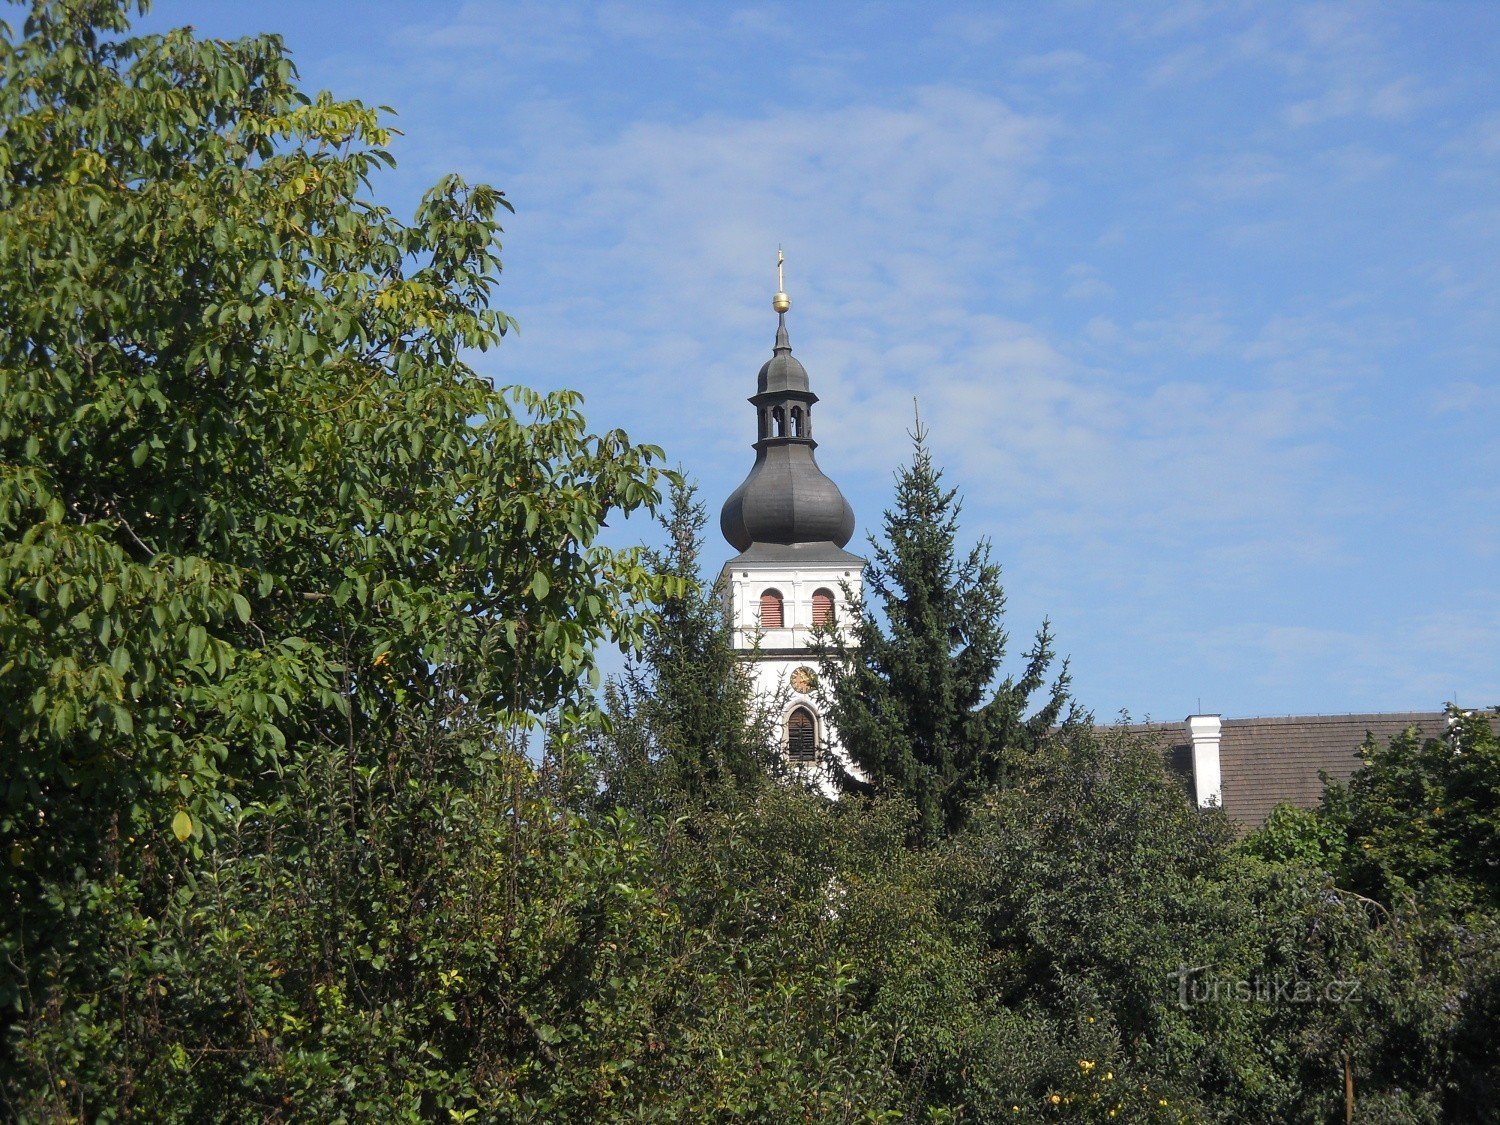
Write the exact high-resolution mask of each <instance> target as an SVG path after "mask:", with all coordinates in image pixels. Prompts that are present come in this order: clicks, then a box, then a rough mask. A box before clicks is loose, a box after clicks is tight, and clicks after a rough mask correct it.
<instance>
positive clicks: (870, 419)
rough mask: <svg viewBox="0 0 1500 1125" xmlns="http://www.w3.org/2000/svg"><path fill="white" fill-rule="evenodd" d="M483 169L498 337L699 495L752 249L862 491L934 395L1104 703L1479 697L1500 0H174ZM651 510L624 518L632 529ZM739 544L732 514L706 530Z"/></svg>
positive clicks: (994, 527) (1495, 448)
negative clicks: (506, 337) (512, 321)
mask: <svg viewBox="0 0 1500 1125" xmlns="http://www.w3.org/2000/svg"><path fill="white" fill-rule="evenodd" d="M180 23H192V24H194V25H196V26H197V27H198V28H199V29H200V31H202V32H204V33H207V34H214V35H239V34H245V33H249V32H254V31H262V30H274V31H278V32H280V33H282V34H283V35H284V36H285V38H286V40H287V42H288V44H289V46H290V48H291V50H292V52H293V54H294V57H295V58H296V60H297V62H298V64H299V67H300V69H301V72H302V75H303V78H304V81H305V82H306V84H307V85H309V86H314V87H321V88H328V89H331V90H332V91H333V92H334V93H336V94H338V95H341V96H348V97H359V98H362V99H364V100H366V101H369V102H372V103H375V104H384V105H390V106H393V107H395V108H396V109H397V110H398V113H399V116H398V117H397V118H396V122H395V123H396V124H397V126H398V127H399V128H401V129H402V130H404V133H405V135H404V136H403V137H401V138H399V139H398V141H397V143H396V145H395V146H394V151H395V153H396V155H397V158H398V160H399V161H400V167H399V169H398V170H397V171H396V172H394V173H392V174H390V175H389V176H387V177H385V178H384V179H383V180H381V181H379V182H378V184H377V191H378V193H379V195H380V196H381V198H382V200H383V201H384V202H387V203H389V204H391V205H392V206H394V207H396V208H397V209H398V211H407V212H409V210H410V208H411V207H412V206H414V204H415V201H416V198H417V197H418V195H419V193H420V192H421V190H422V189H423V188H424V187H425V186H427V185H428V184H430V183H431V182H432V181H434V180H436V179H437V178H438V177H439V176H441V175H443V174H444V173H447V172H450V171H455V172H458V173H459V174H461V175H463V176H465V177H467V178H470V179H473V180H483V181H487V182H489V183H492V184H495V185H496V186H498V187H500V188H502V189H504V190H505V191H506V192H507V193H508V195H509V197H510V198H511V199H512V200H513V201H514V203H515V205H516V208H517V212H518V213H517V214H516V215H515V216H514V217H513V218H512V219H511V220H510V221H509V222H508V224H507V230H508V237H507V239H506V246H505V250H506V254H505V258H506V263H507V268H506V275H505V282H504V284H503V285H502V287H501V298H500V302H499V303H500V305H501V307H503V308H504V309H505V310H506V311H507V312H509V313H511V314H512V315H514V316H515V317H516V318H517V319H518V320H519V321H520V323H521V333H520V335H519V336H518V337H516V338H514V339H513V340H511V341H508V342H507V344H506V346H504V347H503V348H501V349H500V350H499V351H498V352H493V353H490V355H488V356H484V357H476V363H477V366H479V368H480V369H481V370H482V371H484V372H485V373H486V374H489V375H492V376H493V377H494V378H495V379H497V380H499V381H503V382H525V383H529V384H531V385H534V386H539V387H562V386H567V387H576V388H579V389H581V390H582V391H584V392H585V394H586V396H587V404H588V415H589V419H590V422H591V423H592V424H593V426H594V427H596V428H609V427H613V426H617V425H618V426H624V427H626V428H627V429H628V430H629V431H630V432H631V434H632V435H633V436H634V437H636V438H638V439H640V440H648V441H653V442H656V443H658V444H661V445H662V446H664V447H665V448H666V449H667V451H668V453H669V456H670V457H671V459H672V460H673V461H674V462H681V463H682V464H684V465H685V466H687V467H688V469H689V470H690V471H691V472H692V473H693V474H694V475H695V476H696V478H697V479H698V481H699V483H700V485H701V488H702V494H703V496H704V497H705V498H706V499H707V500H708V501H709V502H710V504H711V505H712V509H713V512H714V514H715V515H717V510H718V505H719V504H720V503H721V502H722V500H723V498H724V497H725V496H727V495H728V494H729V492H730V491H731V490H732V489H733V488H734V487H735V486H736V485H737V484H738V483H739V481H740V480H741V479H742V478H743V476H744V474H745V472H746V470H747V469H748V468H749V465H750V463H751V459H752V454H751V451H750V449H749V443H750V442H751V441H752V440H753V417H752V413H751V409H750V407H749V406H748V405H746V403H745V401H744V400H745V397H746V396H747V395H749V394H750V393H752V392H753V390H754V377H755V372H756V370H757V369H758V368H759V366H760V364H761V363H762V362H763V360H764V359H765V358H766V357H767V356H768V355H769V351H770V346H771V342H772V336H773V334H774V329H775V324H774V317H773V314H772V313H771V311H770V307H769V303H770V294H771V291H772V289H773V288H774V266H773V263H774V258H775V251H776V246H777V245H778V244H781V245H783V246H784V247H785V249H786V254H787V287H788V289H789V290H790V291H791V294H792V297H793V301H794V307H793V311H792V313H791V314H790V317H789V323H790V327H791V333H792V342H793V345H794V347H795V349H796V352H797V355H798V357H799V358H800V359H802V361H803V362H804V363H805V364H806V365H807V368H808V370H809V372H810V374H811V376H812V380H813V386H814V389H815V390H816V391H817V392H818V393H819V395H820V396H821V397H822V402H821V404H820V406H819V408H818V411H819V417H818V436H819V440H820V443H821V445H820V448H819V461H820V463H821V464H822V465H823V467H824V469H825V471H827V472H828V473H829V475H830V476H832V477H833V478H834V479H835V480H837V481H838V482H839V483H840V485H841V486H842V487H843V489H844V491H845V494H846V495H847V496H848V497H849V498H850V500H851V502H852V503H853V505H854V508H855V512H856V515H857V517H858V520H859V528H858V530H857V532H856V535H857V537H858V538H857V540H856V544H855V545H856V546H857V545H858V542H859V540H862V539H863V537H864V535H865V534H866V533H868V532H869V531H870V530H872V529H875V528H877V527H878V522H879V514H880V512H881V510H882V509H883V508H884V507H885V506H886V504H887V503H888V501H889V497H890V491H891V474H892V470H893V469H894V467H895V466H896V465H897V464H898V463H899V462H900V461H901V460H902V459H903V457H904V456H905V455H906V452H907V449H908V441H907V438H906V436H905V431H906V430H907V428H908V427H909V426H910V423H911V409H912V407H911V404H912V399H913V396H916V397H917V398H918V399H919V400H920V403H921V411H922V417H923V420H924V422H925V423H926V424H927V425H928V426H929V427H930V429H931V442H932V445H933V447H934V449H935V451H936V453H937V456H938V458H939V460H940V462H941V463H942V464H944V465H945V466H946V468H947V471H948V475H949V480H950V481H951V482H952V483H953V484H955V485H957V486H958V487H959V488H961V489H962V491H963V493H964V495H965V497H966V506H965V510H964V530H965V532H966V533H967V534H968V535H970V536H976V537H977V536H979V535H985V536H988V537H989V538H990V539H991V540H992V541H993V544H994V549H995V552H996V555H997V557H998V558H999V559H1000V560H1001V561H1002V563H1003V564H1004V567H1005V579H1006V585H1007V590H1008V592H1009V595H1010V613H1009V621H1010V625H1011V629H1012V633H1013V638H1014V639H1013V648H1014V649H1016V650H1017V651H1019V650H1020V649H1021V648H1023V647H1024V641H1025V640H1026V638H1027V636H1028V635H1029V633H1030V632H1031V631H1032V630H1033V629H1034V628H1035V626H1036V624H1037V623H1039V622H1040V620H1041V618H1042V617H1043V616H1044V615H1050V617H1051V618H1052V620H1053V623H1054V627H1055V629H1056V632H1057V635H1058V639H1059V644H1060V646H1061V648H1062V649H1063V651H1065V652H1068V653H1071V655H1072V657H1073V662H1074V672H1075V677H1076V681H1075V682H1076V687H1077V691H1078V694H1079V697H1080V698H1081V700H1082V702H1083V703H1084V704H1085V705H1087V706H1089V707H1091V708H1093V709H1094V710H1095V711H1096V713H1098V714H1099V716H1100V717H1101V718H1104V717H1108V716H1111V715H1113V714H1114V713H1115V712H1117V711H1118V710H1119V709H1121V708H1128V709H1129V710H1130V711H1131V712H1132V713H1133V714H1134V715H1135V716H1137V717H1140V716H1143V715H1146V714H1150V715H1152V716H1154V717H1159V718H1178V717H1180V716H1182V715H1185V714H1187V713H1189V712H1191V711H1195V710H1197V709H1199V706H1200V700H1201V707H1202V709H1203V710H1206V711H1219V712H1222V713H1224V714H1226V715H1233V716H1243V715H1257V714H1282V713H1308V712H1345V711H1366V710H1370V711H1388V710H1403V709H1407V708H1416V709H1429V708H1436V707H1438V706H1440V705H1441V704H1442V703H1443V702H1444V701H1445V700H1448V699H1451V698H1454V697H1455V695H1456V696H1457V698H1458V700H1459V702H1461V703H1464V704H1467V705H1476V704H1478V705H1485V704H1492V703H1500V588H1497V583H1496V578H1497V574H1500V528H1497V519H1496V513H1497V511H1500V426H1497V423H1496V419H1497V417H1500V378H1497V372H1496V367H1497V360H1500V192H1497V191H1496V185H1497V182H1500V5H1496V4H1493V3H1461V2H1457V0H1449V2H1445V3H1440V4H1439V3H1429V4H1400V3H1391V4H1358V3H1347V4H1345V3H1339V4H1327V5H1320V4H1295V5H1268V4H1262V3H1253V4H1252V3H1245V4H1235V3H1227V4H1200V3H1191V2H1174V3H1132V4H1092V3H1057V4H1053V5H1049V6H1045V7H1043V6H1039V5H1031V4H1009V5H973V6H962V5H948V6H942V7H941V8H937V9H935V8H934V6H932V5H924V4H880V3H866V4H849V5H837V4H826V5H804V4H798V5H793V4H777V3H765V4H758V5H755V6H753V7H734V6H732V5H724V6H714V5H706V4H686V3H684V4H678V5H670V4H666V5H657V4H649V3H633V4H602V5H567V4H558V3H535V4H532V3H516V4H509V3H471V4H460V3H425V4H415V3H411V4H408V3H373V2H365V3H361V2H344V3H340V4H332V3H327V4H325V3H319V2H316V0H302V2H300V3H296V4H292V3H269V2H259V3H256V4H253V5H252V4H243V3H235V4H227V3H225V4H219V3H204V2H200V3H162V4H158V5H157V6H156V8H155V10H154V12H153V14H152V16H151V17H150V19H149V20H148V21H147V26H165V25H168V24H174V25H175V24H180ZM646 533H647V529H645V528H639V529H637V528H631V529H630V532H629V534H631V535H644V534H646ZM711 550H712V551H713V552H714V553H715V555H716V556H717V555H718V554H722V555H723V556H724V557H726V558H727V557H728V555H729V554H730V553H731V552H730V549H729V548H728V546H727V545H726V544H723V543H721V542H720V541H719V540H718V539H717V536H715V539H714V542H713V543H712V545H711Z"/></svg>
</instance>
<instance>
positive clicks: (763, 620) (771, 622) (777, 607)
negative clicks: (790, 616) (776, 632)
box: [760, 590, 784, 629]
mask: <svg viewBox="0 0 1500 1125" xmlns="http://www.w3.org/2000/svg"><path fill="white" fill-rule="evenodd" d="M781 609H782V607H781V591H780V590H767V591H766V592H765V593H763V594H761V596H760V627H761V628H762V629H780V628H781V623H782V621H783V620H784V615H783V613H782V611H781Z"/></svg>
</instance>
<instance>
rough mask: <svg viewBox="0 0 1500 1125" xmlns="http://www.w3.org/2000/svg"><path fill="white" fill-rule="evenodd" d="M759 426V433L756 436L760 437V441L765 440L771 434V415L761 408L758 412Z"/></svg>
mask: <svg viewBox="0 0 1500 1125" xmlns="http://www.w3.org/2000/svg"><path fill="white" fill-rule="evenodd" d="M759 428H760V433H759V435H758V436H759V438H760V440H761V441H765V440H766V438H768V437H770V436H771V416H770V414H769V413H767V412H766V411H764V410H762V411H761V412H760V427H759Z"/></svg>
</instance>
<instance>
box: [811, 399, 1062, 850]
mask: <svg viewBox="0 0 1500 1125" xmlns="http://www.w3.org/2000/svg"><path fill="white" fill-rule="evenodd" d="M911 436H912V439H913V453H912V460H911V463H910V464H909V465H907V466H905V467H903V468H902V469H901V470H899V471H898V473H897V474H896V500H895V506H894V508H892V509H890V510H888V511H887V512H886V513H885V516H884V530H885V541H884V542H883V543H882V542H877V541H876V540H875V539H874V538H873V537H872V538H871V546H872V547H873V548H874V554H875V558H874V562H873V563H872V565H871V566H870V567H869V569H868V570H867V571H866V574H865V586H864V598H863V600H862V602H861V603H859V604H857V605H856V606H855V611H854V614H853V620H852V621H851V622H850V625H849V628H848V629H847V630H846V631H845V633H844V635H843V637H842V639H839V638H834V637H832V636H830V638H829V639H830V642H831V643H830V644H829V647H827V648H826V649H825V656H824V661H823V679H824V684H825V691H826V693H827V695H828V699H829V706H830V717H831V718H832V720H833V723H834V725H835V726H836V727H837V728H838V731H839V734H840V737H841V739H842V741H843V744H844V746H845V747H846V748H847V751H848V754H849V757H850V759H851V760H852V763H853V766H854V767H855V769H854V770H852V771H851V770H846V769H843V768H841V767H839V766H838V765H837V764H836V763H835V764H834V767H833V768H834V770H835V773H836V775H838V776H839V780H840V784H841V786H842V788H843V789H844V790H845V791H848V792H856V793H871V794H880V795H904V796H905V797H907V798H908V799H910V800H911V801H912V803H913V804H914V805H915V808H916V812H917V817H918V823H917V828H916V831H917V834H918V836H919V837H921V838H923V839H932V838H935V837H937V836H939V835H941V834H943V833H945V832H951V831H953V830H954V829H955V828H957V827H958V826H959V825H961V824H962V823H963V821H964V818H965V815H966V813H965V810H966V807H967V806H968V804H969V802H970V801H972V800H973V799H974V798H975V797H978V796H980V795H982V794H983V793H985V792H986V791H988V790H990V789H992V788H993V787H995V786H997V785H1001V784H1003V782H1004V779H1005V776H1006V773H1007V771H1008V769H1010V767H1011V766H1012V765H1014V764H1015V763H1016V762H1017V761H1018V759H1020V758H1021V757H1022V756H1023V755H1024V754H1025V753H1026V752H1027V751H1028V750H1029V749H1030V748H1032V747H1034V746H1036V745H1037V743H1038V742H1039V741H1040V740H1041V739H1042V738H1043V737H1044V736H1045V735H1046V733H1047V731H1048V730H1049V728H1051V727H1052V726H1053V725H1054V724H1056V723H1057V722H1058V720H1059V718H1060V717H1061V716H1062V715H1063V711H1064V708H1065V707H1066V708H1068V716H1067V718H1068V721H1069V722H1073V721H1076V715H1075V712H1074V710H1073V708H1072V707H1071V705H1070V696H1069V692H1068V682H1069V676H1068V664H1067V661H1066V660H1064V661H1063V662H1062V665H1061V667H1060V668H1059V669H1058V671H1057V675H1056V677H1055V678H1053V680H1052V682H1051V684H1050V686H1048V685H1047V679H1048V676H1049V674H1050V673H1051V669H1052V665H1053V661H1054V658H1055V653H1054V651H1053V647H1052V640H1053V638H1052V633H1051V628H1050V626H1049V624H1048V623H1047V622H1045V621H1044V622H1043V624H1042V627H1041V629H1040V630H1039V631H1038V632H1037V635H1036V639H1035V641H1034V642H1033V643H1032V646H1031V648H1030V649H1029V650H1028V651H1027V653H1026V655H1025V665H1024V667H1023V668H1022V670H1021V673H1020V675H1019V676H1014V677H1006V678H1005V679H1004V680H1002V681H1000V683H999V684H998V686H997V685H996V682H995V681H996V677H997V676H998V675H999V673H1000V668H1001V664H1002V662H1003V660H1004V657H1005V651H1006V644H1007V640H1008V636H1007V633H1006V630H1005V628H1004V625H1003V618H1004V613H1005V592H1004V589H1003V587H1002V586H1001V584H1000V567H999V565H998V564H997V563H995V562H994V561H992V559H991V557H990V545H989V543H988V541H986V540H980V541H979V542H978V543H977V544H976V545H975V546H974V547H973V548H972V549H971V550H969V552H968V553H967V554H960V553H959V548H958V516H959V513H960V511H961V503H960V500H959V497H958V492H957V490H956V489H951V488H945V487H944V486H943V474H942V470H941V469H939V468H937V467H936V466H934V464H933V461H932V453H931V451H930V450H929V449H928V447H927V441H926V432H925V431H924V430H923V429H922V426H921V423H920V421H918V423H917V426H916V429H915V430H914V431H913V432H912V435H911ZM1039 691H1040V692H1041V693H1042V695H1041V697H1040V703H1039V705H1036V706H1034V707H1033V702H1032V697H1033V696H1034V695H1036V693H1038V692H1039Z"/></svg>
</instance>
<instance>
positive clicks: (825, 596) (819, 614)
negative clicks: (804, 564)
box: [812, 590, 834, 629]
mask: <svg viewBox="0 0 1500 1125" xmlns="http://www.w3.org/2000/svg"><path fill="white" fill-rule="evenodd" d="M812 623H813V628H814V629H826V628H828V627H829V626H831V625H833V624H834V609H833V591H832V590H814V591H813V596H812Z"/></svg>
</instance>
